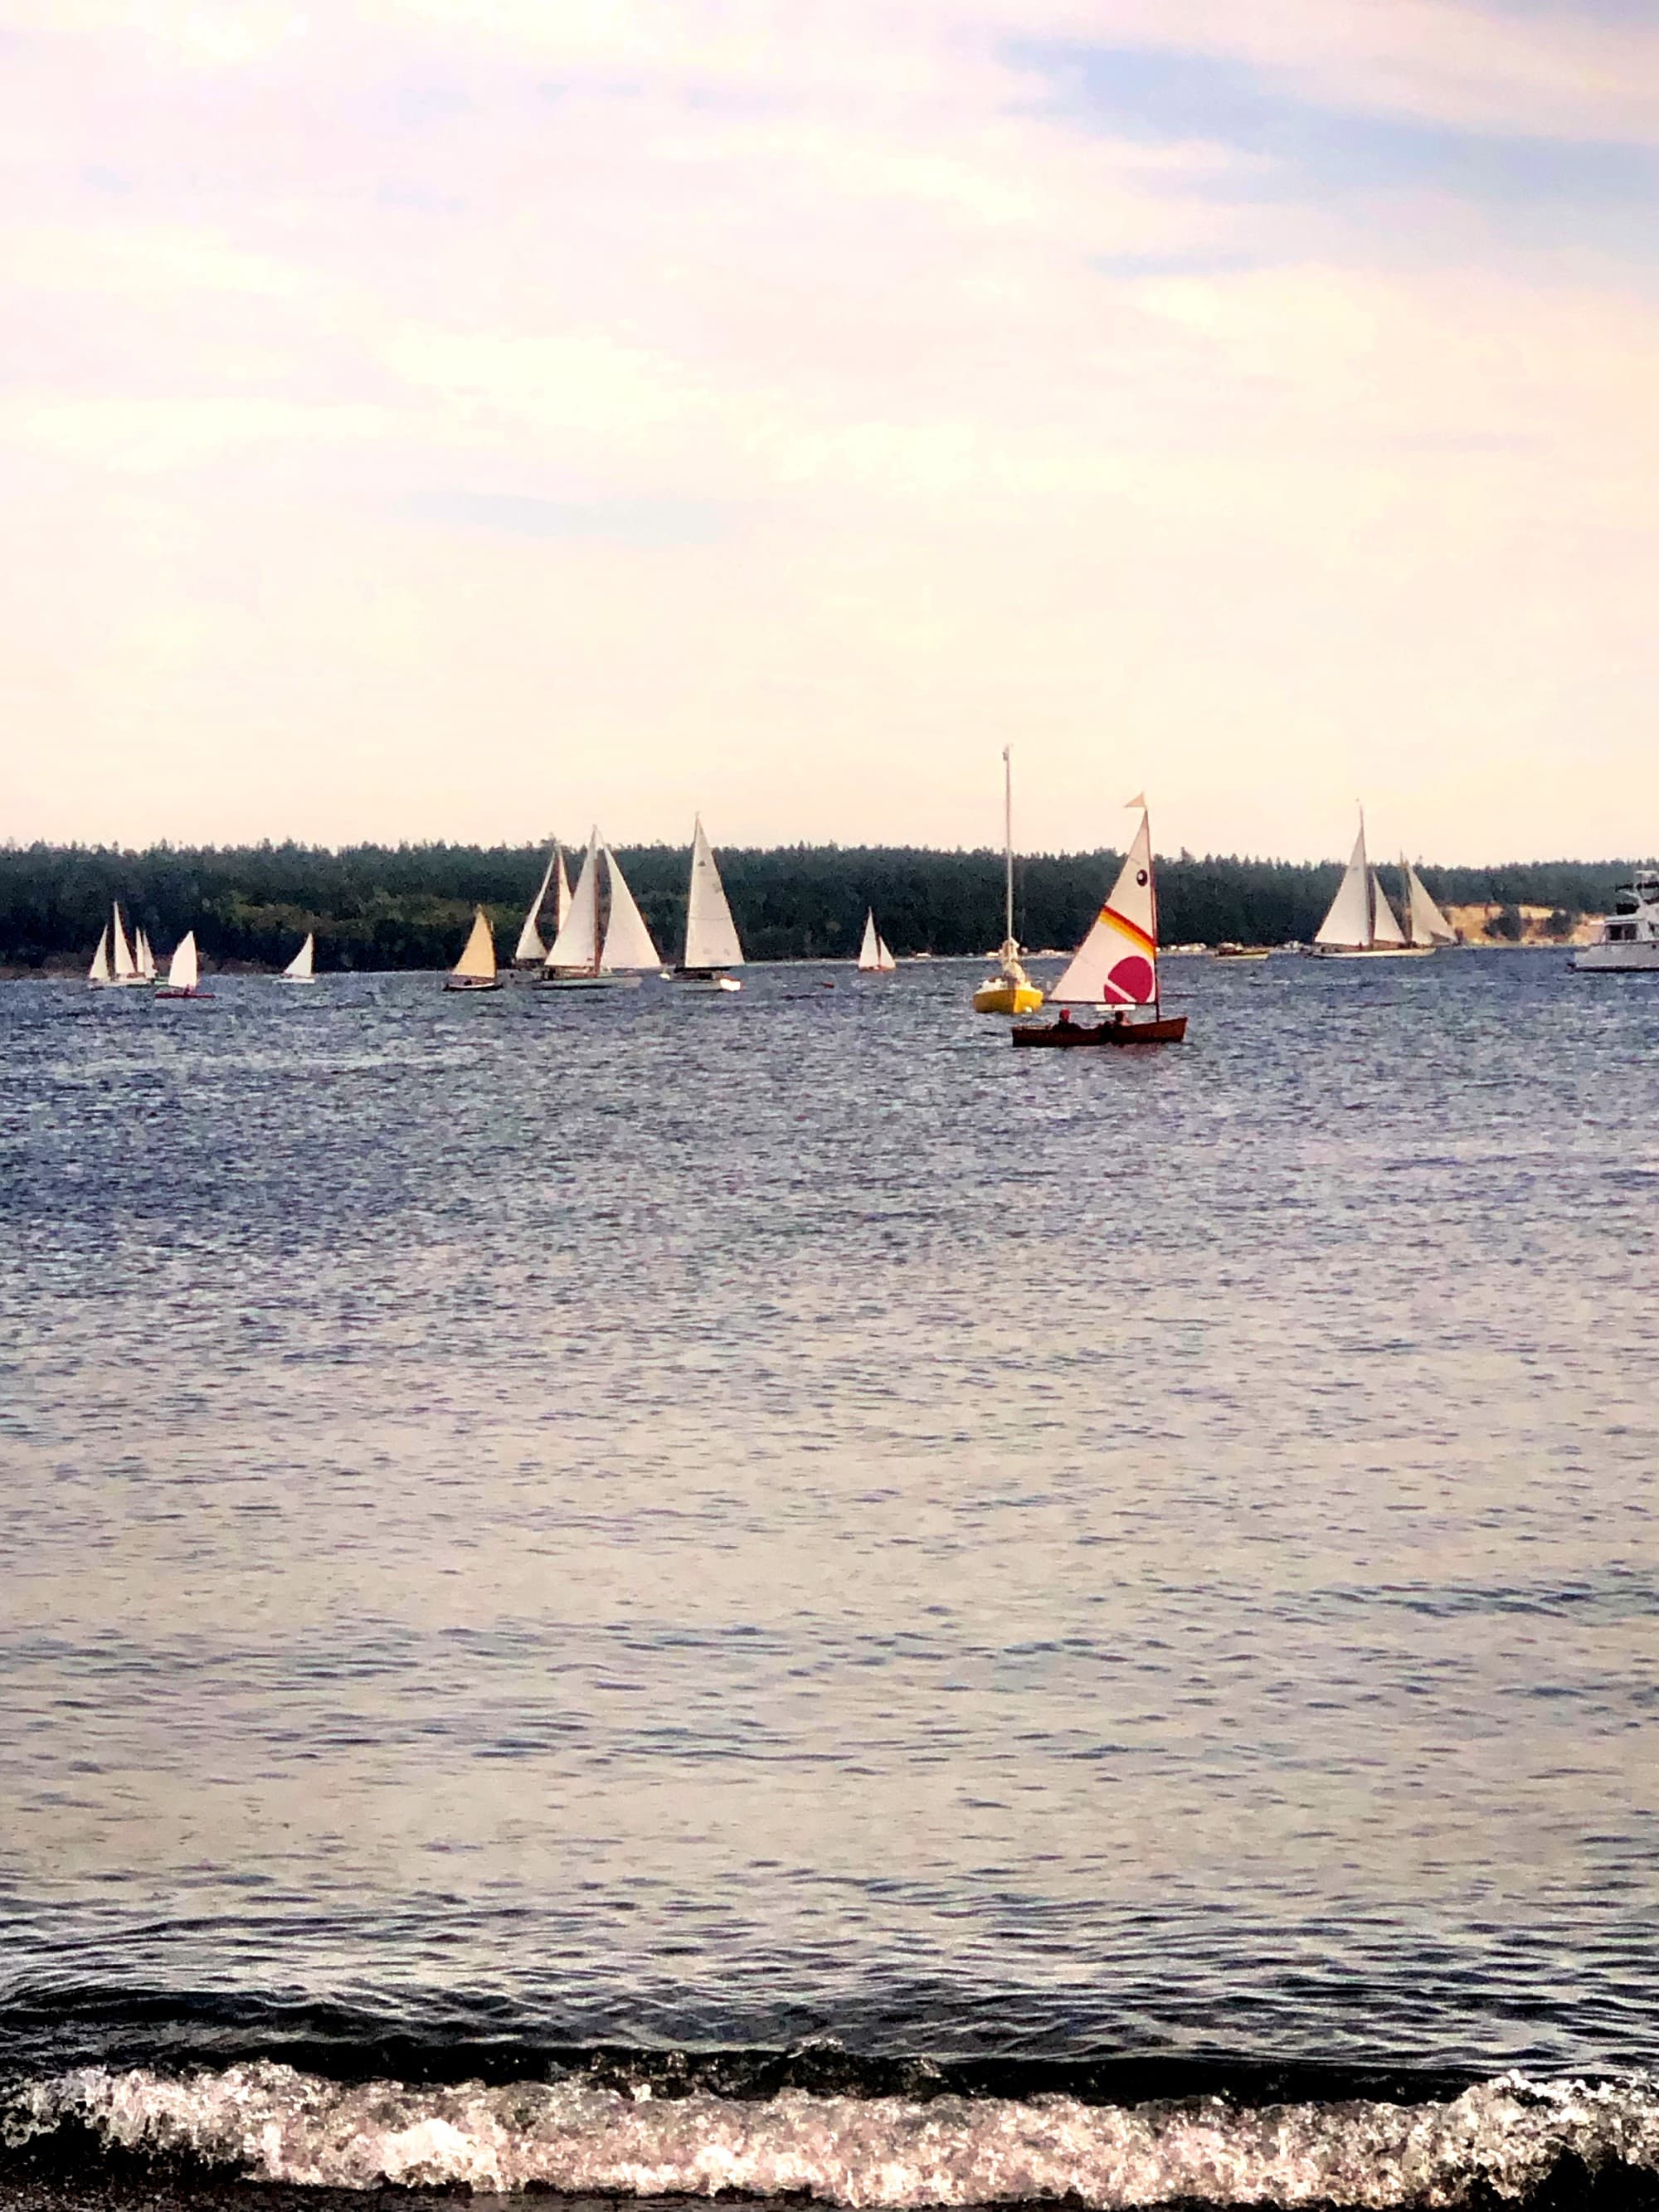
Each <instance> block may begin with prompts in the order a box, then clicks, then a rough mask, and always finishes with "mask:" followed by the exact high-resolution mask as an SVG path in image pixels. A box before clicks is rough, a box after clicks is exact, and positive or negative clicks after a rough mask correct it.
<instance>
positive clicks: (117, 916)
mask: <svg viewBox="0 0 1659 2212" xmlns="http://www.w3.org/2000/svg"><path fill="white" fill-rule="evenodd" d="M110 916H111V922H112V927H111V932H110V943H111V945H112V948H113V950H114V954H115V980H116V981H117V982H118V983H131V982H136V981H137V976H138V963H137V961H136V960H135V959H134V958H133V957H132V953H131V949H130V948H129V946H128V944H127V933H126V932H125V929H123V928H122V927H121V909H120V908H119V907H118V906H117V907H112V908H110Z"/></svg>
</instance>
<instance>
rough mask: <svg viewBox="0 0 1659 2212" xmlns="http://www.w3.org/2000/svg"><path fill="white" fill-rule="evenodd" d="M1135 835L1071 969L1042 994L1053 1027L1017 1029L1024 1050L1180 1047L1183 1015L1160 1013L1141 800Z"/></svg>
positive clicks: (1154, 892) (1148, 822) (1148, 830)
mask: <svg viewBox="0 0 1659 2212" xmlns="http://www.w3.org/2000/svg"><path fill="white" fill-rule="evenodd" d="M1129 803H1130V805H1132V806H1139V808H1140V810H1141V813H1140V828H1139V831H1138V832H1137V833H1136V836H1135V841H1134V842H1133V844H1132V845H1131V846H1130V848H1129V855H1128V858H1127V860H1125V861H1124V863H1123V866H1122V867H1121V869H1119V871H1118V878H1117V881H1116V882H1115V884H1113V886H1112V889H1111V893H1110V896H1109V897H1108V899H1107V901H1106V903H1105V905H1104V906H1103V907H1102V908H1101V909H1100V912H1099V913H1098V914H1097V915H1096V916H1095V922H1094V927H1093V928H1092V929H1091V931H1090V932H1089V934H1088V935H1087V936H1086V937H1085V939H1084V940H1083V942H1082V944H1081V945H1079V947H1078V949H1077V951H1076V952H1075V953H1074V954H1073V958H1072V964H1071V966H1070V967H1069V968H1067V969H1066V973H1065V974H1064V975H1062V976H1061V977H1060V981H1059V982H1057V983H1056V984H1055V985H1054V989H1053V990H1052V991H1051V992H1050V993H1049V994H1048V998H1049V1003H1050V1004H1051V1005H1054V1006H1059V1008H1060V1018H1059V1019H1058V1020H1057V1021H1053V1022H1042V1023H1036V1024H1015V1026H1014V1028H1013V1030H1012V1032H1011V1034H1012V1038H1013V1042H1015V1043H1016V1044H1023V1045H1054V1046H1062V1047H1063V1046H1069V1045H1115V1044H1122V1045H1130V1044H1179V1043H1180V1042H1181V1041H1182V1038H1183V1037H1184V1036H1186V1034H1187V1017H1186V1015H1185V1014H1167V1015H1166V1014H1165V1013H1164V1004H1163V1000H1162V999H1161V997H1160V996H1159V993H1158V885H1157V883H1156V881H1155V880H1154V877H1153V872H1152V817H1151V816H1150V815H1149V814H1148V813H1147V811H1146V800H1145V799H1131V801H1130V802H1129ZM1073 1006H1091V1007H1097V1008H1098V1009H1099V1010H1100V1012H1101V1017H1102V1018H1101V1019H1100V1020H1099V1021H1098V1022H1089V1023H1083V1022H1077V1021H1073V1018H1072V1012H1071V1010H1072V1008H1073Z"/></svg>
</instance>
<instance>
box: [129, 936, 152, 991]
mask: <svg viewBox="0 0 1659 2212" xmlns="http://www.w3.org/2000/svg"><path fill="white" fill-rule="evenodd" d="M132 957H133V961H134V963H135V965H136V966H137V970H138V974H139V976H140V978H141V979H142V980H143V981H144V982H146V983H153V982H154V981H155V953H154V952H153V951H151V950H150V943H149V934H148V933H147V932H146V931H144V930H142V929H141V930H139V931H138V932H137V935H136V937H135V939H134V941H133V947H132Z"/></svg>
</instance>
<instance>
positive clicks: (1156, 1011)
mask: <svg viewBox="0 0 1659 2212" xmlns="http://www.w3.org/2000/svg"><path fill="white" fill-rule="evenodd" d="M1142 818H1143V819H1144V821H1145V822H1146V873H1147V876H1148V878H1149V881H1148V883H1147V885H1146V888H1147V890H1149V891H1151V893H1152V1019H1153V1020H1154V1021H1158V1019H1159V1018H1161V1017H1162V1015H1163V1012H1164V980H1163V970H1162V969H1161V967H1160V965H1159V963H1158V947H1159V945H1162V944H1163V942H1164V932H1163V931H1162V930H1161V929H1160V928H1159V927H1158V868H1157V866H1156V865H1155V863H1154V861H1153V860H1152V810H1151V808H1150V807H1149V808H1148V809H1147V810H1146V813H1145V815H1144V816H1143V817H1142Z"/></svg>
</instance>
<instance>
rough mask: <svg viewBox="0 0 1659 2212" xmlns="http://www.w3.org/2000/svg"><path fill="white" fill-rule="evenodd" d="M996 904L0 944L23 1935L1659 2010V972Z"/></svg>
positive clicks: (1066, 2009) (1129, 1993) (566, 2002)
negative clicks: (350, 970)
mask: <svg viewBox="0 0 1659 2212" xmlns="http://www.w3.org/2000/svg"><path fill="white" fill-rule="evenodd" d="M831 975H833V977H834V980H835V981H836V988H835V989H834V990H833V991H831V990H826V989H823V987H821V981H820V979H821V978H822V977H829V976H831ZM971 980H972V977H971V975H970V971H969V969H966V968H964V967H959V966H952V965H946V964H945V963H937V964H934V965H933V966H931V967H929V968H927V969H909V970H908V971H902V973H901V975H899V976H898V977H897V978H896V979H894V980H893V981H890V982H879V981H870V982H867V983H863V984H859V983H856V982H854V981H852V980H851V979H850V977H849V975H848V971H846V970H844V969H843V970H840V971H832V970H827V969H825V970H818V969H773V970H762V971H756V972H754V973H752V975H751V978H750V986H749V988H748V989H747V990H746V991H745V992H744V994H743V996H742V997H741V998H740V999H737V1000H695V1001H688V1000H684V999H682V998H679V997H677V996H675V995H674V994H671V993H670V992H669V991H667V990H666V989H656V988H653V987H647V989H645V990H643V991H641V992H640V993H639V994H625V1002H624V997H623V994H618V997H617V1000H614V1001H612V1000H605V999H600V1000H596V1001H590V1000H580V1001H572V1000H557V999H554V1000H549V999H548V998H547V997H545V996H539V997H538V996H535V995H533V994H531V993H530V992H528V991H511V992H507V993H503V994H499V995H498V996H495V997H493V998H486V999H483V1000H465V999H459V1000H458V999H456V998H453V997H451V998H448V999H446V998H445V997H443V996H442V995H441V994H440V993H438V992H437V990H436V988H435V983H434V981H433V980H432V979H429V978H414V977H399V978H390V977H387V978H368V979H341V980H338V981H331V982H328V983H325V984H324V985H321V986H319V988H318V989H317V990H316V991H315V992H314V993H310V994H297V993H283V992H279V991H277V990H276V989H275V988H274V987H270V986H267V985H263V984H260V983H257V982H254V981H224V982H220V983H218V984H216V987H215V988H216V997H215V999H214V1000H213V1001H212V1003H211V1004H210V1005H204V1006H182V1007H161V1006H152V1005H150V1004H149V1003H148V1002H146V1003H142V1004H135V1003H133V998H134V997H135V996H136V994H88V993H86V992H84V991H82V990H80V989H78V988H76V987H70V986H60V985H15V986H10V987H7V988H6V989H5V990H4V991H3V992H0V1147H3V1150H0V1399H3V1402H0V1453H3V1461H4V1465H5V1468H6V1476H5V1483H6V1497H7V1514H6V1522H5V1533H4V1534H3V1536H0V1565H3V1571H4V1577H5V1603H4V1606H3V1608H0V1749H3V1754H4V1759H5V1766H6V1772H7V1775H8V1778H9V1790H8V1801H7V1804H6V1808H5V1813H4V1818H3V1826H0V1883H3V1886H4V1887H3V1893H0V1895H3V1905H0V1910H3V1912H4V1916H5V1918H6V1920H7V1921H8V1922H9V1925H10V1928H11V1930H12V1934H13V1936H14V1939H15V1940H14V1942H13V1943H12V1946H11V1948H10V1953H9V1960H10V1966H9V1971H10V1973H11V1975H12V1976H13V1978H14V1979H15V1981H16V1982H17V1983H19V1984H21V1985H23V1986H25V1987H27V1988H32V1989H33V1988H40V1987H42V1986H47V1985H58V1984H76V1983H85V1984H89V1985H90V1984H98V1985H100V1986H106V1985H108V1984H114V1983H118V1982H125V1983H128V1984H131V1985H134V1986H137V1985H146V1986H149V1985H161V1986H163V1987H172V1988H185V1987H190V1988H194V1989H198V1990H199V1989H203V1988H206V1987H225V1988H230V1989H238V1988H241V1989H247V1990H253V1989H261V1990H295V1991H311V1992H314V1993H324V1992H326V1993H331V1994H335V1995H340V1994H345V1995H347V1996H349V1995H351V1994H352V1993H354V1992H362V1991H365V1990H373V1991H378V1992H381V1993H385V1992H388V1991H401V1992H404V1995H405V1996H406V1998H407V2001H408V2002H410V2004H411V2005H413V2004H416V2003H418V2002H426V2001H430V2000H431V1996H432V1993H433V1992H436V1991H441V1992H447V1993H448V1996H449V1998H450V1999H451V2000H453V2001H456V2002H462V2001H464V2002H477V2003H479V2004H485V2003H488V2002H493V2001H495V2000H506V2001H510V2003H509V2006H508V2009H509V2011H513V2016H514V2017H520V2018H523V2019H526V2020H531V2021H537V2022H540V2023H541V2024H543V2025H546V2024H547V2023H555V2024H558V2025H561V2026H562V2027H566V2028H568V2029H569V2030H570V2031H571V2032H575V2033H587V2034H596V2033H611V2034H623V2033H631V2034H642V2033H694V2032H695V2033H703V2034H706V2035H720V2036H725V2037H726V2038H728V2039H729V2038H730V2037H731V2036H732V2035H733V2034H734V2033H745V2034H749V2035H751V2036H755V2037H763V2036H765V2035H767V2034H769V2033H805V2032H807V2031H810V2030H811V2029H813V2028H835V2029H836V2030H837V2031H839V2032H842V2033H854V2034H855V2035H856V2034H858V2033H864V2034H866V2035H867V2036H870V2037H872V2038H874V2039H879V2036H880V2035H881V2034H883V2033H888V2032H889V2029H890V2032H891V2033H894V2034H897V2033H899V2032H900V2026H901V2024H902V2023H904V2022H907V2021H908V2023H909V2025H910V2029H911V2030H912V2031H914V2027H915V2022H916V2021H918V2020H920V2021H924V2022H926V2023H927V2024H928V2026H927V2034H928V2036H929V2037H931V2039H932V2040H933V2043H935V2044H936V2045H939V2046H940V2047H947V2048H948V2047H951V2046H952V2045H953V2044H955V2045H998V2044H1001V2045H1007V2046H1008V2047H1024V2048H1033V2049H1035V2048H1046V2049H1062V2048H1073V2047H1079V2046H1081V2045H1088V2044H1097V2045H1115V2046H1120V2047H1133V2048H1148V2047H1151V2048H1155V2047H1158V2046H1159V2045H1176V2046H1182V2045H1199V2044H1204V2045H1225V2046H1227V2047H1229V2048H1231V2049H1235V2050H1248V2051H1278V2052H1294V2053H1300V2054H1303V2055H1318V2054H1322V2053H1324V2054H1328V2053H1333V2052H1340V2051H1354V2052H1361V2051H1364V2052H1370V2053H1376V2052H1378V2051H1383V2052H1387V2053H1390V2054H1394V2055H1407V2056H1410V2055H1416V2056H1419V2057H1432V2058H1436V2059H1445V2060H1458V2059H1472V2060H1474V2061H1475V2062H1477V2063H1480V2062H1488V2063H1497V2062H1500V2061H1504V2060H1507V2059H1508V2058H1510V2057H1512V2056H1516V2055H1522V2054H1526V2055H1530V2056H1532V2057H1543V2058H1546V2059H1548V2060H1551V2061H1567V2062H1571V2063H1587V2062H1589V2061H1591V2060H1594V2059H1596V2058H1602V2059H1618V2058H1620V2057H1633V2056H1637V2055H1642V2056H1645V2055H1650V2049H1651V2039H1652V2036H1653V2033H1654V2029H1655V2027H1656V2025H1659V1997H1656V1996H1655V1993H1654V1992H1655V1988H1656V1984H1655V1979H1654V1972H1653V1969H1654V1966H1655V1964H1656V1943H1655V1938H1654V1936H1653V1933H1652V1928H1653V1921H1652V1908H1653V1905H1654V1902H1655V1892H1656V1881H1655V1836H1656V1833H1659V1830H1656V1826H1655V1820H1654V1814H1655V1811H1656V1806H1655V1802H1654V1801H1655V1798H1656V1795H1659V1761H1656V1759H1655V1758H1654V1756H1653V1751H1652V1741H1651V1736H1650V1723H1651V1719H1652V1717H1653V1708H1654V1704H1655V1699H1656V1683H1659V1676H1656V1663H1655V1651H1656V1645H1655V1637H1654V1622H1655V1615H1656V1612H1659V1550H1656V1542H1655V1524H1654V1499H1655V1488H1654V1466H1655V1447H1654V1425H1653V1419H1652V1414H1651V1407H1652V1402H1653V1389H1652V1372H1653V1369H1652V1361H1653V1352H1652V1347H1651V1345H1650V1334H1651V1331H1650V1324H1649V1319H1648V1313H1647V1304H1648V1302H1647V1300H1646V1297H1645V1294H1644V1285H1645V1282H1646V1280H1647V1279H1648V1277H1649V1275H1650V1272H1651V1266H1652V1253H1653V1226H1654V1222H1655V1218H1656V1208H1655V1200H1656V1197H1659V1139H1656V1138H1655V1137H1654V1136H1653V1134H1652V1131H1653V1128H1654V1126H1655V1125H1654V1115H1653V1109H1654V1105H1655V1102H1656V1060H1655V1054H1654V1041H1655V1038H1656V1036H1659V1000H1653V999H1651V998H1650V997H1649V996H1648V995H1646V994H1644V993H1643V992H1642V990H1641V989H1640V987H1637V988H1634V989H1632V988H1631V987H1628V986H1624V985H1620V984H1617V983H1614V984H1613V985H1611V986H1609V985H1608V984H1607V983H1606V982H1601V983H1596V982H1594V981H1588V980H1587V979H1583V978H1573V977H1571V976H1570V975H1568V974H1567V973H1566V972H1565V963H1564V962H1563V961H1562V960H1560V959H1559V958H1558V957H1554V956H1544V955H1535V954H1532V955H1528V954H1492V955H1466V956H1455V955H1454V956H1448V957H1443V958H1440V959H1437V960H1435V961H1432V962H1423V963H1404V964H1402V965H1401V967H1400V968H1399V969H1396V970H1395V972H1393V973H1389V974H1387V975H1384V974H1382V973H1379V972H1376V971H1365V970H1355V969H1349V968H1346V967H1343V968H1333V967H1326V966H1322V965H1319V964H1316V963H1309V962H1297V961H1293V960H1276V961H1273V962H1272V963H1267V964H1266V965H1261V966H1258V965H1250V966H1248V967H1245V968H1243V969H1231V970H1229V969H1225V968H1217V967H1214V966H1212V965H1210V964H1209V963H1196V962H1192V963H1171V968H1170V983H1171V986H1172V987H1173V989H1174V990H1175V991H1176V993H1177V994H1179V995H1180V996H1181V997H1182V1000H1184V1002H1185V1004H1186V1007H1187V1010H1188V1011H1189V1012H1191V1014H1192V1017H1193V1023H1192V1032H1191V1040H1190V1042H1188V1045H1187V1046H1186V1047H1185V1048H1183V1049H1180V1050H1170V1051H1167V1052H1164V1053H1161V1054H1147V1055H1144V1056H1127V1057H1121V1058H1120V1057H1119V1056H1118V1055H1111V1056H1109V1060H1107V1064H1101V1056H1097V1055H1095V1054H1082V1055H1077V1054H1014V1053H1012V1052H1011V1051H1010V1050H1009V1049H1008V1047H1007V1043H1006V1031H1005V1030H1004V1028H1003V1025H1002V1024H999V1023H994V1022H989V1021H985V1020H976V1019H975V1018H974V1017H973V1016H972V1015H971V1014H969V1013H968V1012H966V1011H965V1006H966V999H967V993H968V989H969V985H970V982H971ZM422 1993H424V1996H423V1995H422ZM513 2008H516V2010H514V2009H513ZM883 2023H888V2024H889V2025H888V2027H884V2026H883V2025H882V2024H883ZM913 2039H914V2033H913Z"/></svg>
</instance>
